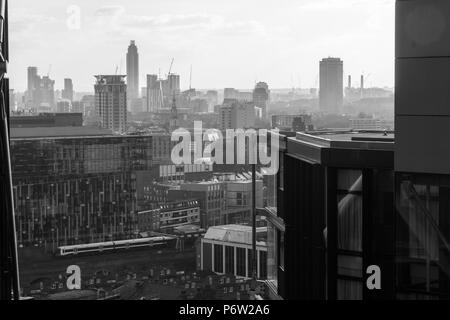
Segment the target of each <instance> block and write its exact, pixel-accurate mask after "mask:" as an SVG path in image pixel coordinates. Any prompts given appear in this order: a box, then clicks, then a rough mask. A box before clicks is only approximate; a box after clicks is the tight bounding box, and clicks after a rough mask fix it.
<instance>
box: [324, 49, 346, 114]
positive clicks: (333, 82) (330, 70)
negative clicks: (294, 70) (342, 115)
mask: <svg viewBox="0 0 450 320" xmlns="http://www.w3.org/2000/svg"><path fill="white" fill-rule="evenodd" d="M319 74H320V75H319V77H320V88H319V106H320V111H322V112H325V113H339V112H340V111H341V109H342V105H343V101H344V82H343V81H344V63H343V61H342V60H341V59H339V58H324V59H322V61H320V72H319Z"/></svg>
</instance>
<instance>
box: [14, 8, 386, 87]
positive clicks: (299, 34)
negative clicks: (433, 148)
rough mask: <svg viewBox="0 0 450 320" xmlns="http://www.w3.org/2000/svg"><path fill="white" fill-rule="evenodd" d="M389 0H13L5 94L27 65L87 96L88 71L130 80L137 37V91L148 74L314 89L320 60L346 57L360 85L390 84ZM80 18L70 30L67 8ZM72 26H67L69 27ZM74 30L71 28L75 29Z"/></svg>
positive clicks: (347, 69)
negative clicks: (363, 79)
mask: <svg viewBox="0 0 450 320" xmlns="http://www.w3.org/2000/svg"><path fill="white" fill-rule="evenodd" d="M394 2H395V1H394V0H273V1H269V0H259V1H258V0H220V1H219V0H122V1H117V0H116V1H108V0H70V1H68V0H40V1H36V0H14V1H10V2H9V3H10V4H9V6H10V8H9V10H10V15H9V16H10V60H11V61H10V64H9V70H8V71H9V72H8V73H9V77H10V79H11V88H14V89H15V90H18V91H22V90H24V89H25V88H26V68H27V67H28V66H37V67H38V68H39V73H40V74H47V72H48V71H49V65H51V70H50V77H51V78H53V79H54V80H56V85H55V87H56V88H57V89H59V88H62V87H63V79H64V78H66V77H68V78H72V79H73V82H74V89H75V90H76V91H93V83H94V78H93V75H94V74H101V73H105V74H114V73H115V69H116V65H117V66H119V71H120V66H121V70H122V73H126V59H125V54H126V50H127V47H128V44H129V41H130V40H136V45H137V46H138V50H139V58H140V86H141V87H142V86H145V82H144V81H145V80H144V79H145V74H147V73H158V70H159V69H161V74H163V75H164V74H166V73H167V72H168V69H169V65H170V61H171V59H172V57H173V58H175V62H174V65H173V69H172V71H173V72H176V73H179V74H180V75H181V86H182V89H186V88H187V87H188V86H189V69H190V66H191V64H192V68H193V72H192V86H193V87H194V88H224V87H235V88H251V87H253V86H254V83H255V81H266V82H267V83H268V84H269V86H270V87H271V88H290V87H292V86H295V87H299V86H301V87H316V86H317V83H318V68H319V67H318V62H319V60H320V59H321V58H323V57H327V56H338V57H341V58H342V59H343V60H344V74H345V76H347V75H348V74H352V75H353V79H354V83H355V85H358V84H359V76H360V74H361V73H362V72H364V73H366V74H367V75H369V74H370V76H369V77H368V79H367V83H368V85H373V86H393V83H394ZM73 4H76V5H77V6H78V7H79V9H80V11H81V15H80V17H81V19H80V21H81V24H80V28H79V29H77V28H69V27H68V21H69V22H73V21H75V20H76V19H69V14H68V13H67V10H68V8H69V7H70V6H71V5H73ZM69 24H70V23H69ZM72 25H73V24H72Z"/></svg>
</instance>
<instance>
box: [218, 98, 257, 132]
mask: <svg viewBox="0 0 450 320" xmlns="http://www.w3.org/2000/svg"><path fill="white" fill-rule="evenodd" d="M254 126H255V106H254V104H253V103H252V102H248V103H245V102H238V101H237V100H226V101H225V102H224V104H223V106H222V107H221V108H220V110H219V128H220V129H221V130H226V129H246V128H253V127H254Z"/></svg>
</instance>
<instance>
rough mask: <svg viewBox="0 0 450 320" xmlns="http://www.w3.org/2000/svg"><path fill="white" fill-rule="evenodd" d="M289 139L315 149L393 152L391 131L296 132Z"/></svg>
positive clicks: (392, 134)
mask: <svg viewBox="0 0 450 320" xmlns="http://www.w3.org/2000/svg"><path fill="white" fill-rule="evenodd" d="M289 139H291V141H299V142H303V143H306V144H309V145H311V146H317V147H327V148H342V149H378V150H393V149H394V141H395V135H394V132H392V131H384V130H349V129H342V130H341V129H339V130H326V131H313V132H308V133H302V132H297V134H296V136H295V137H292V138H289Z"/></svg>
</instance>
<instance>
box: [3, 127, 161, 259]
mask: <svg viewBox="0 0 450 320" xmlns="http://www.w3.org/2000/svg"><path fill="white" fill-rule="evenodd" d="M56 129H57V128H56ZM64 129H65V130H64V133H65V136H59V137H58V136H55V135H53V136H47V137H37V136H36V135H34V136H33V135H30V136H28V137H25V136H21V137H18V136H19V133H15V132H13V136H12V138H11V157H12V164H13V167H12V175H13V190H14V204H15V212H16V218H17V222H16V223H17V230H18V243H19V245H21V246H39V247H43V248H45V249H47V250H49V251H54V250H56V248H57V247H58V246H61V245H71V244H79V243H90V242H101V241H107V240H113V239H128V238H134V237H136V232H137V230H138V228H137V219H136V214H137V212H138V206H137V190H136V188H137V187H136V180H137V178H138V176H139V175H140V174H141V173H142V172H146V171H150V170H152V168H153V167H154V166H155V165H159V164H160V161H161V160H160V159H158V158H157V157H154V154H155V152H154V150H155V145H154V139H153V138H154V137H153V136H111V135H103V136H101V135H93V136H77V135H76V134H75V133H74V134H70V127H64ZM23 130H28V129H23ZM85 131H88V130H86V129H85ZM77 132H81V131H77Z"/></svg>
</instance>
